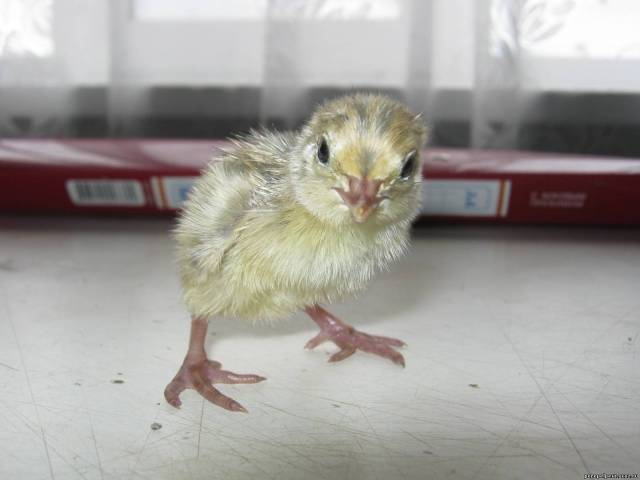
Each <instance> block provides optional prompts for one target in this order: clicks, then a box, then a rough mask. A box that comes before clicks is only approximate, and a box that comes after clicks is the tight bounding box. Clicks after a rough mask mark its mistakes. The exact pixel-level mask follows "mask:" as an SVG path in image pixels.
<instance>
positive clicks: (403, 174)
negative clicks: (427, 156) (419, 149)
mask: <svg viewBox="0 0 640 480" xmlns="http://www.w3.org/2000/svg"><path fill="white" fill-rule="evenodd" d="M417 156H418V155H417V154H416V152H411V153H410V154H409V155H407V158H406V159H405V161H404V165H402V170H400V178H402V179H404V180H407V179H408V178H409V177H410V176H411V175H413V173H414V172H415V170H416V164H417V163H418V160H417Z"/></svg>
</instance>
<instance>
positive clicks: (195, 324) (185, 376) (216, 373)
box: [164, 317, 265, 412]
mask: <svg viewBox="0 0 640 480" xmlns="http://www.w3.org/2000/svg"><path fill="white" fill-rule="evenodd" d="M207 323H208V321H207V319H206V318H202V317H193V318H192V319H191V334H190V337H189V350H188V351H187V355H186V356H185V357H184V362H183V363H182V366H181V367H180V370H178V373H177V374H176V376H175V377H173V380H171V382H170V383H169V385H167V388H165V390H164V398H166V399H167V402H169V404H171V405H173V406H174V407H176V408H177V407H180V405H181V404H182V402H181V401H180V393H181V392H182V391H183V390H185V389H187V388H193V389H194V390H196V391H197V392H198V393H199V394H200V395H202V396H203V397H204V398H206V399H207V400H209V401H210V402H211V403H214V404H216V405H218V406H220V407H222V408H226V409H227V410H231V411H233V412H246V411H247V410H246V409H245V408H244V407H243V406H242V405H240V404H239V403H238V402H236V401H235V400H233V399H232V398H229V397H227V396H226V395H223V394H222V393H220V392H219V391H218V390H217V389H215V388H214V387H213V386H212V385H211V384H212V383H258V382H261V381H262V380H265V378H264V377H260V376H258V375H239V374H236V373H233V372H228V371H226V370H222V369H221V368H220V367H221V366H222V365H220V363H219V362H216V361H214V360H209V359H208V358H207V353H206V352H205V349H204V341H205V337H206V335H207Z"/></svg>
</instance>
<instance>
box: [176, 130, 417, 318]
mask: <svg viewBox="0 0 640 480" xmlns="http://www.w3.org/2000/svg"><path fill="white" fill-rule="evenodd" d="M260 140H261V138H254V139H253V142H254V143H251V144H244V145H239V146H237V147H236V150H235V151H234V152H233V153H232V154H231V155H228V156H226V157H225V156H223V157H222V158H221V159H220V160H219V161H216V162H213V163H212V165H211V166H210V167H209V168H208V169H207V171H206V172H205V173H204V175H203V176H202V177H201V178H200V179H199V180H198V182H197V183H196V185H195V186H194V189H193V191H192V194H191V196H190V199H189V200H188V202H187V203H186V206H185V209H184V211H183V214H182V216H181V218H180V220H179V223H178V227H177V230H176V236H177V240H178V253H179V255H178V258H179V264H180V270H181V276H182V285H183V293H184V298H185V302H186V305H187V307H188V309H189V311H190V313H191V314H192V315H198V316H211V315H214V314H221V315H228V316H235V317H244V318H250V319H254V320H273V319H276V318H280V317H286V316H288V315H290V314H292V313H293V312H295V311H297V310H300V309H301V308H304V307H306V306H308V305H312V304H315V303H319V302H323V301H327V300H332V299H335V298H340V297H342V296H344V295H348V294H351V293H354V292H356V291H358V290H360V289H362V288H363V287H364V286H365V285H366V283H367V282H368V280H369V279H370V278H371V276H372V275H373V273H374V272H375V271H376V270H377V269H379V268H384V267H385V266H386V265H387V264H388V263H389V262H390V261H391V260H393V259H394V258H396V257H397V256H399V255H400V254H401V252H402V250H403V249H404V248H405V246H406V241H407V230H408V225H402V226H399V225H392V226H389V227H387V228H385V229H382V230H376V229H373V228H367V227H363V226H361V225H356V224H354V225H353V226H347V227H345V226H341V227H335V226H331V225H327V224H326V223H323V222H322V221H320V220H319V219H317V218H316V217H314V216H313V215H312V214H311V213H309V212H308V211H307V210H306V209H305V208H304V207H303V206H301V205H300V204H298V203H297V202H295V200H294V198H293V195H292V193H291V188H290V185H288V184H287V182H288V179H287V173H286V172H287V170H286V168H284V166H283V165H280V164H279V159H280V158H286V152H284V151H282V152H280V151H273V152H270V151H269V150H268V149H266V148H264V149H262V151H261V150H260V149H259V148H258V147H257V146H256V145H255V143H256V142H257V143H259V141H260ZM272 143H273V139H271V142H270V144H269V145H271V144H272ZM279 145H280V147H281V148H282V149H286V148H287V139H286V137H283V139H282V142H281V143H280V144H279ZM271 146H272V145H271Z"/></svg>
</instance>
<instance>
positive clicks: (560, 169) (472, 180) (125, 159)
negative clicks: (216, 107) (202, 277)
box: [0, 139, 640, 225]
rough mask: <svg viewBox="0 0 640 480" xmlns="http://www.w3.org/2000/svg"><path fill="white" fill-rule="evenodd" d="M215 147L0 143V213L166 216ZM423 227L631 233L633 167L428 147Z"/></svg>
mask: <svg viewBox="0 0 640 480" xmlns="http://www.w3.org/2000/svg"><path fill="white" fill-rule="evenodd" d="M225 144H226V142H224V141H215V140H139V139H136V140H111V139H109V140H53V139H37V140H33V139H29V140H22V139H20V140H12V139H6V140H0V210H1V211H11V212H26V211H39V212H45V211H57V212H85V213H91V214H99V213H117V212H122V213H146V214H154V213H173V212H175V211H176V210H177V209H179V208H180V205H181V203H182V201H183V200H184V198H185V197H186V195H187V193H188V191H189V188H190V186H191V184H192V183H193V180H194V178H195V177H196V176H197V175H198V172H199V171H200V170H201V169H202V168H203V167H204V166H205V165H206V164H207V162H209V161H211V160H212V159H214V158H215V157H216V155H217V153H218V152H219V149H220V147H221V146H224V145H225ZM423 156H424V158H425V162H424V170H423V175H424V188H423V205H422V214H423V216H424V217H425V218H434V219H435V218H437V219H442V220H451V221H460V220H464V221H489V222H500V223H505V222H520V223H559V224H602V225H640V160H636V159H624V158H614V157H587V156H577V155H560V154H557V155H556V154H542V153H534V152H520V151H490V150H465V149H445V148H433V149H427V150H425V151H424V152H423Z"/></svg>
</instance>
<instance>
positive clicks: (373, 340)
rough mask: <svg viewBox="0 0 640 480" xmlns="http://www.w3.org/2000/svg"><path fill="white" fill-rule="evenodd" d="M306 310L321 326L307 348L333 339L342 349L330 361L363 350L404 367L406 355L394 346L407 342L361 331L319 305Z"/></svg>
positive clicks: (341, 358) (403, 344)
mask: <svg viewBox="0 0 640 480" xmlns="http://www.w3.org/2000/svg"><path fill="white" fill-rule="evenodd" d="M305 312H307V314H308V315H309V316H310V317H311V318H312V319H313V321H314V322H316V324H317V325H318V326H319V327H320V332H319V333H318V334H317V335H316V336H315V337H313V338H312V339H311V340H309V341H308V342H307V344H306V345H305V348H315V347H317V346H318V345H320V344H321V343H324V342H326V341H327V340H330V341H332V342H333V343H335V344H336V345H337V346H338V347H340V350H339V351H338V352H336V353H334V354H333V355H332V356H331V357H330V358H329V361H330V362H338V361H340V360H344V359H345V358H347V357H350V356H351V355H353V354H354V353H355V351H356V350H362V351H363V352H368V353H373V354H374V355H379V356H381V357H384V358H388V359H389V360H391V361H392V362H393V363H396V364H398V365H402V366H403V367H404V357H403V356H402V355H401V354H400V353H398V352H397V351H396V350H394V349H393V347H404V346H405V345H406V344H405V343H404V342H403V341H402V340H398V339H396V338H390V337H381V336H377V335H369V334H367V333H363V332H359V331H358V330H356V329H355V328H353V327H352V326H351V325H348V324H346V323H344V322H343V321H342V320H340V319H339V318H337V317H335V316H334V315H332V314H331V313H329V312H328V311H326V310H325V309H324V308H322V307H320V306H319V305H314V306H312V307H307V308H306V309H305Z"/></svg>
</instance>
